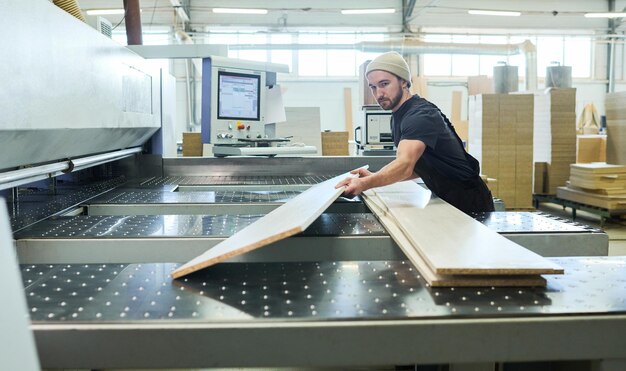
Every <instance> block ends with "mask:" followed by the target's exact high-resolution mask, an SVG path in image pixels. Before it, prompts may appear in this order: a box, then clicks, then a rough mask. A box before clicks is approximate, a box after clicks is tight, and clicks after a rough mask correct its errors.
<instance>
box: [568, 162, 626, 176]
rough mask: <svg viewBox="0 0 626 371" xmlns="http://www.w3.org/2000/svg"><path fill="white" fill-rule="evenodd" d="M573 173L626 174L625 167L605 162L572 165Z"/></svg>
mask: <svg viewBox="0 0 626 371" xmlns="http://www.w3.org/2000/svg"><path fill="white" fill-rule="evenodd" d="M571 168H572V171H575V172H585V173H589V174H618V173H626V166H624V165H610V164H606V163H604V162H593V163H590V164H572V165H571Z"/></svg>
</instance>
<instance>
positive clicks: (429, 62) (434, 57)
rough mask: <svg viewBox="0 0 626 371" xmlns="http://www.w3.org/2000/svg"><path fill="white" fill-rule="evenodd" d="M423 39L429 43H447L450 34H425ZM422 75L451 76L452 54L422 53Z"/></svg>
mask: <svg viewBox="0 0 626 371" xmlns="http://www.w3.org/2000/svg"><path fill="white" fill-rule="evenodd" d="M424 41H426V42H429V43H449V42H451V41H452V35H426V36H424ZM424 75H426V76H451V75H452V54H424Z"/></svg>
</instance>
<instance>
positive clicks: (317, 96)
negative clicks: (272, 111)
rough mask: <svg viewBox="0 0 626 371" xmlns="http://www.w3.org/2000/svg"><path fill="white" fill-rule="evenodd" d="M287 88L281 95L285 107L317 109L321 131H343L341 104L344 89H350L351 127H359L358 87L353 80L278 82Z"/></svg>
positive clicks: (342, 107)
mask: <svg viewBox="0 0 626 371" xmlns="http://www.w3.org/2000/svg"><path fill="white" fill-rule="evenodd" d="M279 83H280V85H281V86H283V87H285V88H287V91H286V92H285V93H284V94H283V103H284V105H285V107H319V108H320V119H321V126H322V131H323V130H331V131H345V130H346V125H345V110H344V104H343V91H344V88H351V89H352V119H353V127H356V126H359V124H357V123H356V122H355V121H356V120H358V117H359V115H358V112H359V111H360V109H361V108H360V107H359V106H358V104H359V99H358V94H359V85H358V83H357V80H356V78H355V79H354V80H342V81H315V82H314V81H286V82H280V79H279Z"/></svg>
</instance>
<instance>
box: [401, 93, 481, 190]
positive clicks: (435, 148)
mask: <svg viewBox="0 0 626 371" xmlns="http://www.w3.org/2000/svg"><path fill="white" fill-rule="evenodd" d="M391 128H392V130H391V131H392V138H393V141H394V143H395V145H396V147H397V146H398V144H399V143H400V141H401V140H403V139H409V140H420V141H422V142H424V144H426V150H425V151H424V153H423V154H422V156H421V157H420V159H419V160H418V161H417V163H416V164H415V173H417V175H419V176H420V177H421V178H422V179H423V180H424V183H426V185H427V186H428V187H429V188H431V190H432V191H433V192H435V194H437V193H438V192H437V191H438V190H437V189H433V188H437V187H436V186H434V184H433V183H435V181H436V179H432V178H433V177H436V178H439V177H441V176H443V177H446V178H449V179H451V180H458V181H466V180H469V179H473V178H475V177H476V176H478V169H477V168H476V167H473V166H472V165H471V164H470V163H469V160H468V158H467V156H468V155H467V154H466V153H465V150H464V149H463V147H462V145H461V143H460V142H459V139H458V138H457V136H456V133H454V132H453V131H452V130H453V129H451V128H450V127H449V126H448V125H447V124H446V122H445V119H444V116H443V115H442V113H441V111H439V109H438V108H437V107H436V106H435V105H434V104H432V103H430V102H428V101H427V100H426V99H424V98H421V97H419V96H417V95H414V96H412V97H411V98H410V99H409V100H407V101H406V102H404V103H403V104H402V106H400V108H399V109H398V110H397V111H396V112H394V113H393V114H392V121H391ZM429 183H431V184H429ZM431 185H432V186H434V187H431Z"/></svg>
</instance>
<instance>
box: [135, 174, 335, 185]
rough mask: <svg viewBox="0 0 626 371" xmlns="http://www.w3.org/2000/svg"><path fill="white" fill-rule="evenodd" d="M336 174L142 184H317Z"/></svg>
mask: <svg viewBox="0 0 626 371" xmlns="http://www.w3.org/2000/svg"><path fill="white" fill-rule="evenodd" d="M337 175H338V174H319V175H292V176H289V175H280V176H278V175H276V176H165V177H162V178H153V179H150V180H147V181H145V182H143V183H142V185H146V186H158V185H174V184H176V185H178V184H182V185H244V184H245V185H260V184H266V185H290V184H317V183H320V182H323V181H325V180H328V179H330V178H333V177H335V176H337Z"/></svg>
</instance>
